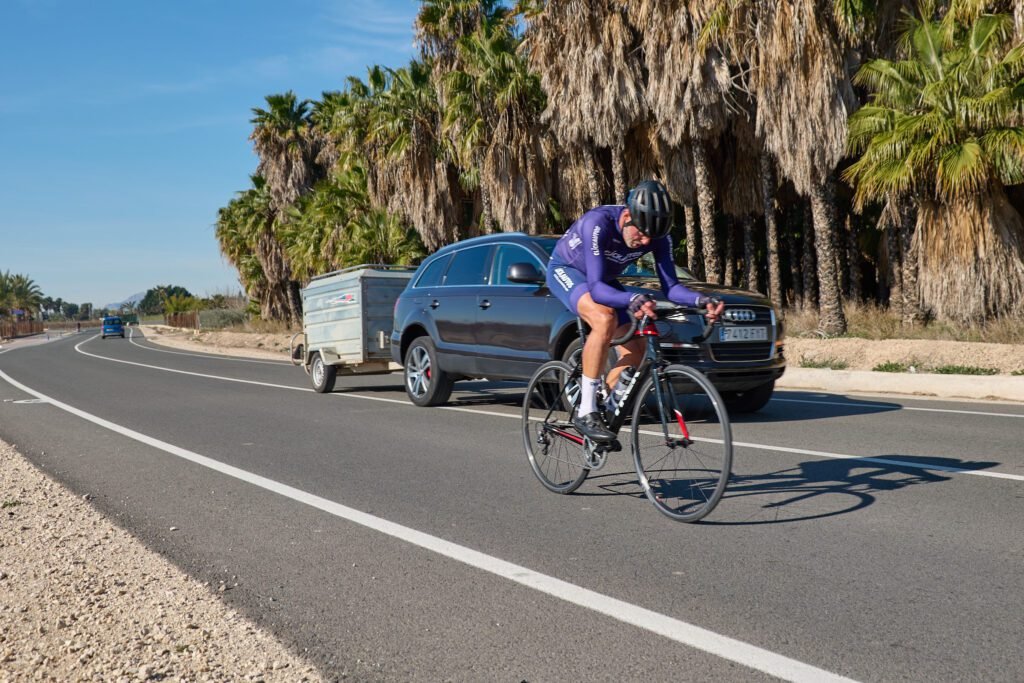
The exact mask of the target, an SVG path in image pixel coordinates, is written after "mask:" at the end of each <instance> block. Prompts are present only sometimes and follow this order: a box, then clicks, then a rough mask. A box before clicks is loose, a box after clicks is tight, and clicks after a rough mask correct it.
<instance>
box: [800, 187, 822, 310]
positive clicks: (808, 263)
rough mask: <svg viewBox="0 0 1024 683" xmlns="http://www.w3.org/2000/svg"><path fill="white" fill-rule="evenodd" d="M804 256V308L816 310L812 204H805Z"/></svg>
mask: <svg viewBox="0 0 1024 683" xmlns="http://www.w3.org/2000/svg"><path fill="white" fill-rule="evenodd" d="M803 238H804V255H803V263H801V268H800V270H801V273H802V274H803V285H804V308H807V309H811V310H816V309H817V308H818V289H817V286H816V285H817V281H816V280H815V277H814V269H815V258H814V216H813V215H812V213H811V204H810V202H808V203H806V204H804V225H803Z"/></svg>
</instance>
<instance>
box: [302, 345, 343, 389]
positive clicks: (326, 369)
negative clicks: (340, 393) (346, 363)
mask: <svg viewBox="0 0 1024 683" xmlns="http://www.w3.org/2000/svg"><path fill="white" fill-rule="evenodd" d="M309 376H310V377H311V378H312V379H313V389H314V390H315V391H316V392H317V393H318V394H326V393H329V392H331V391H334V380H335V379H336V378H337V376H338V368H336V367H334V366H333V365H328V364H327V363H325V362H324V359H323V356H321V355H320V354H319V353H318V354H316V355H315V356H313V364H312V367H311V369H310V372H309Z"/></svg>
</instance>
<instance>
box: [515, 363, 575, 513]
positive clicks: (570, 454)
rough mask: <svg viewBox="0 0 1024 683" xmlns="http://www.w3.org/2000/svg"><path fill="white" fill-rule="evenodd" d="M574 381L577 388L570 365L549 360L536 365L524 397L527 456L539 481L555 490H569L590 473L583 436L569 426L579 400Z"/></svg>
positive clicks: (570, 491)
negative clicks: (574, 388) (584, 454)
mask: <svg viewBox="0 0 1024 683" xmlns="http://www.w3.org/2000/svg"><path fill="white" fill-rule="evenodd" d="M573 382H575V383H576V385H577V387H578V384H579V378H578V377H575V378H574V368H573V367H572V366H570V365H569V364H568V363H563V362H562V361H559V360H553V361H549V362H547V363H545V364H544V365H542V366H540V367H539V368H537V371H536V372H535V373H534V374H533V377H532V378H531V379H530V383H529V384H528V385H527V387H526V395H525V396H524V398H523V446H524V448H525V449H526V457H527V458H528V459H529V461H530V468H531V469H533V473H534V474H535V475H536V476H537V479H539V480H540V483H541V484H543V485H544V487H545V488H547V489H548V490H549V491H554V492H555V493H572V492H573V491H575V490H576V489H578V488H579V487H580V484H582V483H583V481H584V480H585V479H586V478H587V475H588V474H589V473H590V470H589V469H588V468H587V467H586V464H585V462H584V459H583V445H582V439H581V437H579V432H578V431H576V428H575V427H574V426H573V425H572V415H573V411H575V409H576V401H577V400H578V393H576V392H573V390H572V386H573ZM577 392H578V389H577ZM575 439H580V443H577V442H576V440H575Z"/></svg>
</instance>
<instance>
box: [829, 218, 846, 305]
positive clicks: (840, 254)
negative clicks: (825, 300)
mask: <svg viewBox="0 0 1024 683" xmlns="http://www.w3.org/2000/svg"><path fill="white" fill-rule="evenodd" d="M849 229H850V214H846V218H845V219H843V220H841V221H838V222H837V223H836V234H835V238H836V241H835V243H834V244H833V245H832V250H833V251H834V252H835V254H836V278H837V279H838V282H839V295H840V296H841V297H843V298H844V299H846V298H849V296H850V269H849V268H848V267H847V266H848V263H847V259H848V258H849V254H847V252H846V241H847V240H846V233H847V231H849Z"/></svg>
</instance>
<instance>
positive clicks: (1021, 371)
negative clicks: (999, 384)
mask: <svg viewBox="0 0 1024 683" xmlns="http://www.w3.org/2000/svg"><path fill="white" fill-rule="evenodd" d="M1010 374H1011V375H1015V376H1017V377H1021V376H1024V370H1014V371H1013V372H1011V373H1010Z"/></svg>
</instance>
